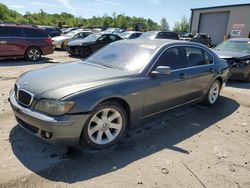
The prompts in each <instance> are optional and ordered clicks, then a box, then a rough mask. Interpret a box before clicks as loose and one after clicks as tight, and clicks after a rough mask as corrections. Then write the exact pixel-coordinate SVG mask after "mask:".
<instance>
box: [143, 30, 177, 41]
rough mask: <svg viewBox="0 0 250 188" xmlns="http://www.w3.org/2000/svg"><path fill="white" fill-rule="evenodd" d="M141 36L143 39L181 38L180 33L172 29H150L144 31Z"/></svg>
mask: <svg viewBox="0 0 250 188" xmlns="http://www.w3.org/2000/svg"><path fill="white" fill-rule="evenodd" d="M139 38H141V39H151V40H153V39H172V40H179V35H178V33H176V32H171V31H148V32H145V33H143V34H142V35H141V36H140V37H139Z"/></svg>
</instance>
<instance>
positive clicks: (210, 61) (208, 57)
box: [204, 51, 214, 64]
mask: <svg viewBox="0 0 250 188" xmlns="http://www.w3.org/2000/svg"><path fill="white" fill-rule="evenodd" d="M204 54H205V61H206V64H213V62H214V59H213V56H212V55H211V54H209V53H208V52H206V51H204Z"/></svg>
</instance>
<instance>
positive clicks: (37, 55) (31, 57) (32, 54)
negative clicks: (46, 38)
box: [25, 47, 42, 61]
mask: <svg viewBox="0 0 250 188" xmlns="http://www.w3.org/2000/svg"><path fill="white" fill-rule="evenodd" d="M41 55H42V54H41V50H40V49H38V48H36V47H31V48H28V49H27V50H26V53H25V56H26V59H27V60H28V61H38V60H40V59H41Z"/></svg>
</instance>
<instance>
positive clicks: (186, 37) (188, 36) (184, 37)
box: [180, 33, 194, 41]
mask: <svg viewBox="0 0 250 188" xmlns="http://www.w3.org/2000/svg"><path fill="white" fill-rule="evenodd" d="M193 37H194V35H193V34H192V33H185V34H182V35H181V37H180V40H183V41H191V39H192V38H193Z"/></svg>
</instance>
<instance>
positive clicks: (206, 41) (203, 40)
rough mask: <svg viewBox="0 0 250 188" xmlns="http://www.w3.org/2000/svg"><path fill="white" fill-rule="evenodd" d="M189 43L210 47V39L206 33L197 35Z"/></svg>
mask: <svg viewBox="0 0 250 188" xmlns="http://www.w3.org/2000/svg"><path fill="white" fill-rule="evenodd" d="M190 41H191V42H198V43H201V44H204V45H206V46H208V47H212V39H211V37H210V36H209V35H208V34H206V33H197V34H196V35H195V36H194V37H193V38H192V39H191V40H190Z"/></svg>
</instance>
